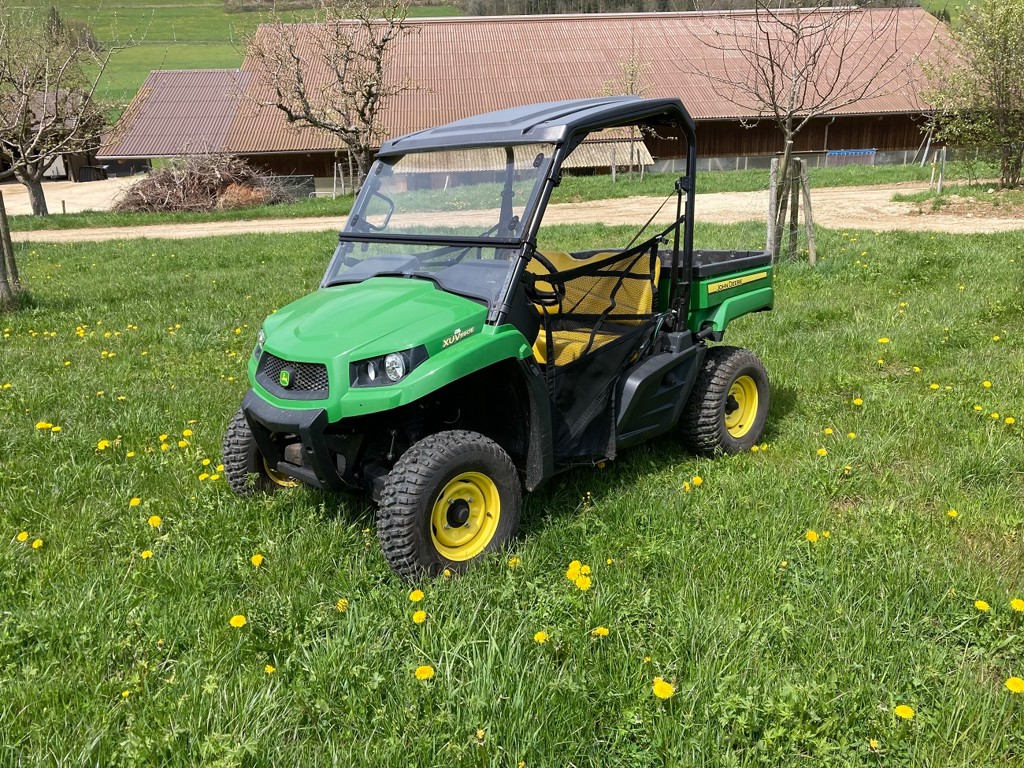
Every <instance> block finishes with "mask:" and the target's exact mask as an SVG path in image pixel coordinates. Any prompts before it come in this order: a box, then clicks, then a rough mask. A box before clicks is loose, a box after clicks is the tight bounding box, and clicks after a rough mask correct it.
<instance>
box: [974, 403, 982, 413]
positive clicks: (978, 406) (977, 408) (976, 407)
mask: <svg viewBox="0 0 1024 768" xmlns="http://www.w3.org/2000/svg"><path fill="white" fill-rule="evenodd" d="M974 410H975V411H978V412H979V413H980V412H981V406H980V405H976V406H974Z"/></svg>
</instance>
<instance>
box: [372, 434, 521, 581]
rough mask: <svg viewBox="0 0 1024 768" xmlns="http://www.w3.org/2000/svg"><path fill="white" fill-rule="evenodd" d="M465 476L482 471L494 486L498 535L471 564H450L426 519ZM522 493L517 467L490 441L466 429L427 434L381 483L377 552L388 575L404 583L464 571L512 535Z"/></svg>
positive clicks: (502, 544)
mask: <svg viewBox="0 0 1024 768" xmlns="http://www.w3.org/2000/svg"><path fill="white" fill-rule="evenodd" d="M463 472H481V473H483V474H485V475H487V476H488V477H489V478H490V479H491V480H492V481H493V482H494V484H495V485H496V487H497V489H498V495H499V499H500V504H501V511H500V517H499V519H498V527H497V530H496V531H495V533H494V536H493V537H492V539H491V541H490V542H489V543H488V544H487V546H486V548H485V549H484V550H483V552H481V554H480V555H478V556H477V557H476V558H473V559H472V560H466V561H452V560H448V559H447V558H446V557H444V556H443V555H442V554H441V553H440V552H438V551H437V548H436V547H435V545H434V542H433V540H432V538H431V535H430V517H431V512H432V510H433V506H434V502H435V501H436V500H437V498H438V494H439V493H440V492H441V491H442V489H443V488H444V487H445V485H446V484H447V483H448V482H449V481H451V480H452V479H453V478H455V477H456V476H458V475H460V474H462V473H463ZM522 494H523V491H522V484H521V483H520V480H519V475H518V473H517V472H516V468H515V465H514V464H513V463H512V460H511V459H510V458H509V457H508V454H507V453H505V451H504V450H502V448H501V446H499V445H498V444H497V443H495V442H494V441H493V440H491V439H489V438H487V437H484V436H483V435H480V434H477V433H476V432H469V431H465V430H451V431H447V432H438V433H437V434H434V435H430V436H429V437H425V438H423V439H422V440H420V441H419V442H417V443H415V444H413V446H412V447H410V448H409V450H407V451H406V452H405V453H404V454H403V455H402V456H401V458H399V460H398V461H397V462H396V463H395V466H394V468H393V469H392V470H391V473H390V474H389V475H388V477H387V480H386V481H385V484H384V489H383V491H382V492H381V498H380V507H379V510H378V514H377V535H378V538H379V539H380V546H381V550H382V551H383V553H384V557H385V559H386V560H387V562H388V565H390V566H391V568H392V570H394V571H395V573H397V574H398V575H399V576H401V577H402V578H403V579H405V580H406V581H414V580H416V579H417V578H420V577H422V576H424V575H428V576H436V575H437V574H439V573H441V572H442V571H444V570H445V569H446V568H447V569H450V570H452V571H455V572H461V571H464V570H465V569H466V568H467V567H468V566H470V565H471V564H472V563H473V562H474V561H475V560H476V559H478V558H479V557H482V556H484V555H486V554H487V553H489V552H493V551H495V550H498V549H501V548H503V547H504V546H505V545H506V544H507V543H508V541H509V540H510V539H511V538H512V536H513V535H515V532H516V529H517V528H518V525H519V515H520V510H521V508H522Z"/></svg>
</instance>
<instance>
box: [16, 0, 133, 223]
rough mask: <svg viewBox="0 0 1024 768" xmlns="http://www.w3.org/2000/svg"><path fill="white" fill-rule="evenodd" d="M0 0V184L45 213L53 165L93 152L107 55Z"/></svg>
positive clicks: (110, 48) (79, 37)
mask: <svg viewBox="0 0 1024 768" xmlns="http://www.w3.org/2000/svg"><path fill="white" fill-rule="evenodd" d="M122 47H124V46H123V45H118V46H108V47H107V48H106V49H105V50H97V49H98V48H99V46H98V45H97V44H96V41H95V39H93V38H92V36H91V35H81V34H77V33H74V30H71V29H70V28H68V27H64V26H61V25H56V24H54V23H53V20H52V18H51V19H50V20H48V21H47V20H44V19H43V18H42V17H40V16H39V15H37V14H35V13H32V12H28V11H21V10H19V11H15V10H14V9H12V8H10V7H8V6H7V5H6V4H5V3H4V2H3V0H0V169H2V170H0V179H5V178H10V177H12V176H13V177H14V178H15V179H17V180H18V181H19V182H21V183H22V184H24V185H25V187H26V188H27V189H28V196H29V201H30V202H31V204H32V212H33V213H34V214H35V215H37V216H45V215H46V214H47V213H48V210H47V207H46V198H45V197H44V195H43V186H42V181H43V174H44V173H45V172H46V170H47V169H48V168H49V167H50V166H51V165H53V163H54V162H55V161H56V160H57V158H59V157H61V156H62V155H65V154H73V153H76V152H84V151H88V150H91V149H94V148H95V147H97V146H98V145H99V136H100V133H101V132H102V130H103V127H104V124H105V121H104V114H103V108H102V107H101V105H100V104H98V103H97V101H96V99H95V95H96V87H97V85H98V83H99V81H100V78H101V77H102V76H103V73H104V72H105V70H106V67H107V63H108V62H109V60H110V56H111V54H112V53H113V52H114V51H117V50H119V49H120V48H122Z"/></svg>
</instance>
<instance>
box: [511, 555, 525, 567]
mask: <svg viewBox="0 0 1024 768" xmlns="http://www.w3.org/2000/svg"><path fill="white" fill-rule="evenodd" d="M521 562H523V561H522V560H521V559H520V558H519V557H510V558H509V559H508V567H509V568H518V567H519V564H520V563H521Z"/></svg>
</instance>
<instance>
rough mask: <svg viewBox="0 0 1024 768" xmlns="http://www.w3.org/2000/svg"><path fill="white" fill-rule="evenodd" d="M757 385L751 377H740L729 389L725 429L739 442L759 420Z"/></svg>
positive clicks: (726, 402) (726, 401)
mask: <svg viewBox="0 0 1024 768" xmlns="http://www.w3.org/2000/svg"><path fill="white" fill-rule="evenodd" d="M758 400H759V398H758V395H757V383H756V382H755V381H754V379H753V378H752V377H750V376H740V377H738V378H737V379H736V381H734V382H733V384H732V386H731V387H729V394H728V396H727V397H726V400H725V428H726V429H727V430H728V431H729V434H730V435H732V436H733V437H734V438H736V439H737V440H738V439H740V438H742V437H744V436H745V435H746V434H747V433H748V432H750V429H751V427H753V426H754V422H755V421H756V420H757V402H758Z"/></svg>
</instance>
